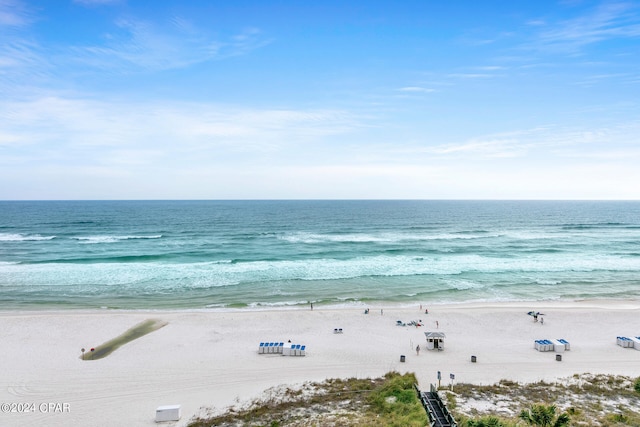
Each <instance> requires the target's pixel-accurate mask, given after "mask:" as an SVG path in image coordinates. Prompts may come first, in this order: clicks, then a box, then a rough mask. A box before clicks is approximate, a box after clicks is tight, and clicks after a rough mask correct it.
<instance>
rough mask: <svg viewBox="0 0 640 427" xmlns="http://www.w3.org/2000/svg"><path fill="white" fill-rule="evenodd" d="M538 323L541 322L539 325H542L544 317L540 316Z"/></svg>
mask: <svg viewBox="0 0 640 427" xmlns="http://www.w3.org/2000/svg"><path fill="white" fill-rule="evenodd" d="M540 324H541V325H544V317H541V318H540Z"/></svg>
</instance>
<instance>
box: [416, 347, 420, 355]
mask: <svg viewBox="0 0 640 427" xmlns="http://www.w3.org/2000/svg"><path fill="white" fill-rule="evenodd" d="M416 356H420V344H418V345H417V346H416Z"/></svg>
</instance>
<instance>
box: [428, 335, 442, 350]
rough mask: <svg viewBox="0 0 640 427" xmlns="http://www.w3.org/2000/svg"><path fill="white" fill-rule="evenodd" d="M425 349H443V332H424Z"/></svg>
mask: <svg viewBox="0 0 640 427" xmlns="http://www.w3.org/2000/svg"><path fill="white" fill-rule="evenodd" d="M424 335H425V336H426V337H427V350H444V338H445V335H444V332H425V333H424Z"/></svg>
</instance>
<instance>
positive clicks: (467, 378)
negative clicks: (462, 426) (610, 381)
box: [0, 300, 640, 426]
mask: <svg viewBox="0 0 640 427" xmlns="http://www.w3.org/2000/svg"><path fill="white" fill-rule="evenodd" d="M419 304H420V303H416V304H415V306H412V307H386V306H385V307H382V306H371V307H370V312H369V314H364V313H363V310H362V309H344V308H341V309H336V308H322V307H314V310H310V309H309V308H307V309H302V308H296V309H290V310H273V311H268V310H263V311H113V310H96V311H61V312H53V311H42V312H16V311H12V312H2V313H0V323H1V324H2V328H1V329H0V330H1V332H0V334H1V336H2V350H1V352H0V378H2V383H3V384H2V389H1V390H0V402H1V403H2V404H3V407H2V408H3V410H2V413H0V425H2V426H80V425H93V426H114V425H128V426H153V425H157V424H156V423H155V410H156V408H157V407H158V406H162V405H174V404H179V405H181V407H182V418H181V420H180V421H178V422H168V423H163V424H162V425H171V426H174V425H175V426H184V425H186V424H187V423H188V421H189V420H190V419H191V418H192V417H193V416H194V415H198V414H202V413H205V412H206V411H207V410H210V411H213V412H218V411H221V410H223V409H224V408H225V407H228V406H229V405H233V404H235V403H238V402H246V401H248V400H251V399H253V398H255V397H258V396H260V395H261V394H262V393H263V392H264V391H265V390H267V389H269V388H271V387H275V386H278V385H283V384H286V385H299V384H302V383H304V382H306V381H321V380H324V379H327V378H334V377H345V378H346V377H373V376H379V375H382V374H384V373H386V372H388V371H391V370H396V371H399V372H407V371H408V372H415V373H416V375H417V378H418V380H419V384H420V387H421V388H428V387H429V384H430V383H436V382H437V379H436V376H437V371H441V372H442V383H443V384H449V383H450V380H449V374H452V373H453V374H454V375H455V382H467V383H476V384H491V383H494V382H497V381H499V380H501V379H509V380H513V381H519V382H532V381H538V380H555V379H558V378H562V377H568V376H571V375H573V374H575V373H586V372H589V373H606V374H620V375H629V376H640V351H636V350H634V349H627V348H622V347H620V346H617V345H616V336H619V335H621V336H640V301H629V300H622V301H580V302H554V303H550V302H544V303H540V304H533V303H508V304H506V303H505V304H498V303H487V304H482V305H479V304H464V305H433V306H431V305H426V304H423V306H422V307H423V308H422V310H420V305H419ZM425 308H428V310H429V314H425V313H424V309H425ZM381 310H384V311H383V312H381ZM530 310H536V311H540V312H542V313H544V314H545V315H544V316H543V318H544V323H541V322H534V321H533V318H532V317H531V316H528V315H527V314H526V313H527V312H528V311H530ZM147 319H159V320H161V321H163V322H168V324H167V325H166V326H164V327H162V328H160V329H158V330H156V331H153V332H151V333H149V334H147V335H144V336H142V337H140V338H138V339H135V340H134V341H131V342H129V343H127V344H125V345H123V346H122V347H120V348H119V349H117V350H116V351H114V352H113V353H112V354H110V355H109V356H108V357H105V358H103V359H100V360H92V361H87V360H85V361H83V360H81V355H82V353H81V349H82V348H85V349H86V350H87V353H85V354H90V352H89V349H90V348H91V347H97V346H99V345H100V344H102V343H105V342H107V341H109V340H111V339H113V338H114V337H117V336H119V335H121V334H122V333H124V332H125V331H127V330H128V329H130V328H132V327H133V326H135V325H136V324H138V323H140V322H142V321H144V320H147ZM397 320H401V321H403V322H407V323H408V322H410V321H412V320H413V321H420V320H421V321H422V322H423V323H424V326H420V327H415V326H397V325H396V321H397ZM436 322H437V323H436ZM436 324H437V325H438V326H437V327H436ZM335 328H341V329H342V330H343V333H341V334H340V333H334V329H335ZM426 331H439V332H444V333H445V334H446V338H445V342H444V346H445V349H444V351H428V350H427V349H426V340H425V336H424V332H426ZM559 338H564V339H566V340H567V341H569V342H570V346H571V349H570V351H567V352H564V353H563V354H562V360H561V361H557V360H556V357H555V355H556V353H555V352H538V351H536V350H535V349H534V341H535V340H537V339H559ZM288 340H291V341H292V342H293V343H298V344H304V345H306V348H307V354H306V356H305V357H287V356H281V355H276V354H258V346H259V343H260V342H263V341H284V342H287V341H288ZM417 345H420V347H421V351H420V353H419V354H416V346H417ZM401 355H404V356H405V362H401V361H400V356H401ZM471 356H476V360H477V362H476V363H472V362H471ZM6 404H9V405H10V406H7V405H6ZM7 410H10V411H9V412H7ZM27 411H28V412H27Z"/></svg>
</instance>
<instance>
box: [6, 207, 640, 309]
mask: <svg viewBox="0 0 640 427" xmlns="http://www.w3.org/2000/svg"><path fill="white" fill-rule="evenodd" d="M639 297H640V202H588V201H585V202H581V201H566V202H556V201H90V202H89V201H43V202H18V201H16V202H0V308H2V309H15V308H38V307H40V308H58V309H59V308H95V307H110V308H127V309H137V308H207V307H239V308H241V307H255V306H283V305H301V304H304V305H307V304H308V303H309V302H314V303H315V304H327V305H359V304H362V305H366V304H371V303H375V302H384V303H396V304H413V303H425V304H432V303H440V302H463V301H515V300H540V299H583V298H596V299H598V298H639Z"/></svg>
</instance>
